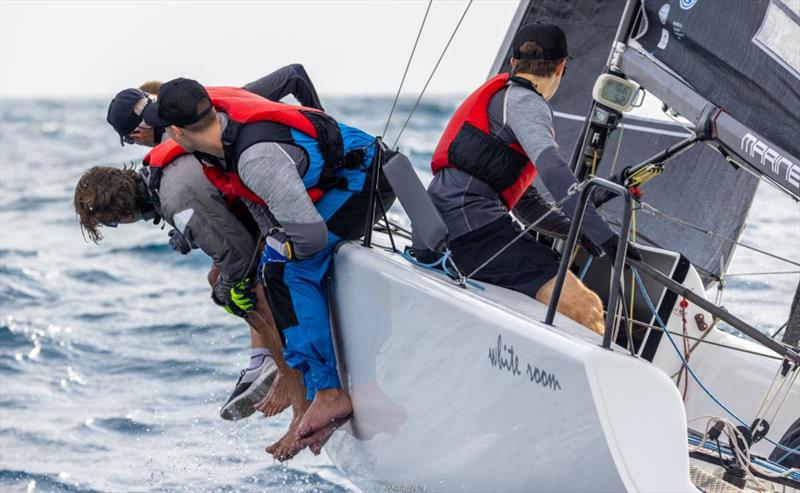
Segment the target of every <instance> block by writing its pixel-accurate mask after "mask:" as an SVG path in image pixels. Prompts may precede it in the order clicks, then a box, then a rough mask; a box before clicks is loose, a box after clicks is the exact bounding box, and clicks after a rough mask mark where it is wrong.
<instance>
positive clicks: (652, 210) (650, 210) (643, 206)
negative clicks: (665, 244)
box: [640, 202, 800, 267]
mask: <svg viewBox="0 0 800 493" xmlns="http://www.w3.org/2000/svg"><path fill="white" fill-rule="evenodd" d="M640 205H641V209H642V211H644V212H647V213H650V214H654V215H658V216H661V217H663V218H664V219H667V220H669V221H672V222H674V223H676V224H680V225H681V226H685V227H687V228H691V229H693V230H695V231H699V232H700V233H705V234H707V235H710V236H713V237H715V238H719V239H721V240H725V241H727V242H730V243H733V244H734V245H738V246H741V247H744V248H747V249H749V250H753V251H754V252H758V253H761V254H763V255H766V256H768V257H772V258H774V259H777V260H782V261H783V262H786V263H789V264H792V265H796V266H798V267H800V263H798V262H795V261H794V260H790V259H788V258H784V257H781V256H779V255H775V254H774V253H769V252H767V251H764V250H761V249H760V248H756V247H754V246H751V245H748V244H746V243H742V242H741V241H736V240H732V239H730V238H728V237H726V236H722V235H721V234H718V233H715V232H713V231H711V230H708V229H704V228H701V227H700V226H696V225H694V224H692V223H689V222H686V221H684V220H683V219H678V218H677V217H673V216H670V215H669V214H665V213H663V212H661V211H660V210H658V209H656V208H655V207H653V206H652V205H650V204H648V203H646V202H641V203H640Z"/></svg>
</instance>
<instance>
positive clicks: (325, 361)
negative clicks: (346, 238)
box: [264, 238, 352, 458]
mask: <svg viewBox="0 0 800 493" xmlns="http://www.w3.org/2000/svg"><path fill="white" fill-rule="evenodd" d="M335 243H336V238H332V239H331V241H329V244H328V246H327V247H326V248H325V249H324V250H323V251H321V252H318V253H317V254H316V255H314V256H313V257H311V258H308V259H303V260H297V261H290V262H271V263H267V264H265V267H264V278H265V282H266V287H267V299H268V300H269V303H270V306H273V307H278V306H280V307H282V308H281V309H280V310H279V311H277V310H276V311H275V314H276V316H275V322H276V325H277V327H278V328H279V329H280V330H281V331H282V334H283V335H284V339H285V341H286V349H285V352H284V354H285V357H286V362H287V364H288V365H289V366H290V367H292V368H295V369H298V370H300V371H302V373H303V380H304V382H305V384H306V388H307V395H308V398H309V399H311V400H312V403H311V405H310V406H309V407H308V410H307V411H306V413H305V415H304V416H303V418H302V420H300V421H299V422H296V425H297V429H296V433H295V439H296V440H298V441H299V440H300V438H302V437H303V436H306V435H308V434H310V433H313V432H314V431H317V429H319V428H321V427H323V426H325V425H326V424H328V423H329V422H331V421H333V420H335V419H338V418H344V417H347V416H349V415H350V414H351V412H352V406H351V404H350V399H349V397H348V396H347V394H346V393H344V391H342V390H341V388H340V383H339V376H338V373H337V368H336V356H335V353H334V350H333V341H332V339H331V332H330V323H329V317H328V306H327V293H326V291H325V286H324V279H325V276H326V275H327V271H328V268H329V266H330V261H331V256H332V249H333V245H335ZM294 424H295V422H293V425H294ZM273 450H276V449H273ZM279 451H280V450H278V451H276V452H275V453H274V455H275V457H276V458H279ZM294 453H296V452H294ZM291 455H293V454H291Z"/></svg>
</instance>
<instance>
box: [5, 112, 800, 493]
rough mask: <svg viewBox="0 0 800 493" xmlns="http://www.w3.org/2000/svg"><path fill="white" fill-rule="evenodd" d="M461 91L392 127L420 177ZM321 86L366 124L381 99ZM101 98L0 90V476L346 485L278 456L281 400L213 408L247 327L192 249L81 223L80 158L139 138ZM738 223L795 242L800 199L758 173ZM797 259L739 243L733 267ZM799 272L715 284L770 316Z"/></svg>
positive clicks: (155, 484)
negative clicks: (92, 231)
mask: <svg viewBox="0 0 800 493" xmlns="http://www.w3.org/2000/svg"><path fill="white" fill-rule="evenodd" d="M457 102H458V98H457V97H439V98H436V97H430V98H428V99H427V102H425V103H423V104H422V106H421V107H420V108H419V109H418V110H417V114H416V115H415V118H414V119H413V120H412V122H411V124H410V125H409V127H408V128H407V129H406V131H405V133H404V135H403V140H402V142H401V146H402V149H403V150H404V151H405V152H407V153H408V154H409V155H410V157H411V158H412V160H413V162H414V163H415V165H416V166H417V168H418V170H419V171H420V174H421V175H422V176H423V180H424V181H427V180H429V179H430V174H429V173H428V171H427V162H428V160H429V158H430V155H431V153H432V151H433V148H434V146H435V144H436V141H437V139H438V136H439V135H440V133H441V130H442V129H443V128H444V125H445V124H446V122H447V118H448V117H449V115H450V114H451V113H452V111H453V109H454V108H455V105H456V104H457ZM327 103H328V110H329V111H330V112H331V113H332V114H334V115H336V116H337V117H339V118H340V119H341V120H342V121H345V122H348V123H351V124H354V125H356V126H359V127H362V128H364V129H365V130H367V131H370V132H373V133H377V132H380V130H382V128H383V124H384V122H385V118H386V115H387V113H388V109H389V106H390V104H391V100H390V99H387V98H372V99H360V98H339V99H330V100H328V101H327ZM408 103H409V102H408V101H406V102H405V103H404V105H401V107H400V109H399V113H398V115H399V116H398V117H396V118H395V119H396V120H399V121H402V118H403V117H404V115H405V114H407V111H408ZM106 104H107V103H106V101H105V100H86V101H78V100H69V101H67V100H3V101H2V102H0V105H1V109H0V113H1V116H0V124H1V125H2V127H1V128H0V491H3V492H4V493H5V492H12V491H27V492H31V491H65V492H79V491H103V492H117V491H170V492H184V491H220V492H234V491H242V492H250V491H294V492H311V491H322V492H338V491H354V490H355V487H353V486H352V485H351V484H349V483H348V482H347V480H346V478H345V477H343V476H342V475H341V474H340V473H338V472H337V471H336V469H335V468H334V467H333V466H332V465H331V464H330V462H329V461H328V460H327V458H326V457H325V456H324V454H323V455H322V456H320V457H314V456H312V455H311V454H310V453H309V452H308V451H304V452H303V453H301V454H300V455H299V456H298V457H297V458H296V459H294V460H292V461H291V462H290V463H288V464H287V465H281V464H278V463H276V462H273V460H272V459H271V457H270V456H269V455H267V454H266V453H265V452H264V451H263V449H264V447H265V446H266V445H268V444H270V443H272V442H273V441H274V440H276V439H277V438H279V437H280V436H281V435H282V433H283V431H284V430H285V428H286V427H287V426H288V419H289V418H288V414H286V413H285V414H283V415H281V416H278V417H276V418H270V419H266V418H263V417H260V416H254V417H252V418H250V419H248V420H245V421H242V422H238V423H228V422H225V421H222V420H221V419H220V418H219V417H218V415H217V412H218V409H219V406H220V405H221V404H222V403H223V402H224V400H225V399H226V398H227V396H228V394H229V392H230V391H231V390H232V388H233V385H234V383H235V382H236V378H237V376H238V373H239V370H240V369H241V368H242V367H243V365H245V364H246V363H247V358H248V345H249V338H248V331H247V329H246V326H245V325H244V324H243V323H241V322H240V321H238V319H235V318H233V317H230V316H228V315H226V314H225V313H224V312H223V311H222V310H221V309H219V308H218V307H216V306H215V305H213V304H212V303H211V302H210V300H209V289H208V287H207V284H206V281H205V274H206V271H207V269H208V267H209V260H208V259H207V258H206V257H205V256H204V255H203V254H202V253H199V252H195V253H192V254H191V255H188V256H181V255H178V254H176V253H174V252H172V251H171V250H170V248H169V247H168V246H167V243H166V241H165V240H166V234H165V233H166V231H162V230H161V229H160V228H159V227H154V226H152V225H151V224H137V225H133V226H127V227H120V228H118V229H116V230H107V231H106V238H105V239H104V241H103V242H102V244H101V245H94V244H92V243H88V242H86V241H85V240H84V238H83V237H82V236H81V233H80V230H79V228H78V225H77V222H76V219H75V214H74V212H73V209H72V195H73V190H74V185H75V182H76V181H77V179H78V177H79V176H80V175H81V173H82V172H83V171H84V170H85V169H86V168H87V167H88V166H90V165H95V164H100V165H111V166H120V165H122V164H123V163H130V162H137V161H139V160H140V159H141V157H142V156H143V155H144V151H143V150H142V149H141V148H135V147H131V146H126V147H124V148H123V147H120V146H119V144H118V142H119V141H118V140H117V138H116V137H115V134H114V133H113V131H112V130H111V129H110V128H109V127H108V126H107V125H106V123H105V109H106ZM395 128H396V127H395ZM388 135H389V136H392V135H394V132H393V131H391V130H390V132H389V133H388ZM391 140H392V139H390V141H391ZM743 241H745V242H749V243H751V244H753V245H755V246H758V247H761V248H764V249H767V250H769V251H771V252H774V253H776V254H778V255H781V256H786V257H790V258H793V259H795V260H796V259H797V258H798V257H800V209H798V207H797V205H796V204H795V203H794V202H792V201H790V200H788V199H786V198H784V197H783V196H781V195H780V194H779V193H778V192H776V191H774V190H773V189H771V188H769V187H766V186H762V187H761V189H760V190H759V192H758V195H757V197H756V201H755V203H754V204H753V207H752V214H751V216H750V222H749V225H748V228H747V230H746V232H745V235H744V238H743ZM796 270H797V268H796V267H795V268H793V267H792V266H787V265H785V264H782V263H780V262H778V261H775V260H772V259H769V258H767V257H763V256H761V255H759V254H757V253H754V252H750V251H748V250H744V249H741V248H740V249H738V251H737V253H736V256H735V257H734V259H733V263H732V266H731V268H730V272H731V273H733V274H736V273H752V272H764V271H767V272H774V271H796ZM799 277H800V276H798V275H797V274H796V273H793V274H779V275H773V276H749V275H748V276H731V277H730V279H729V281H728V284H727V288H726V290H725V294H724V298H723V302H724V304H725V306H726V307H727V308H728V309H729V310H730V311H732V312H733V313H736V314H737V315H739V316H741V317H742V318H744V319H746V320H748V321H750V322H751V323H754V324H756V325H757V326H759V327H760V328H761V329H762V330H764V331H765V332H770V333H771V332H772V331H774V330H776V329H777V328H778V327H779V326H780V325H781V324H782V323H783V322H784V321H785V319H786V316H787V314H788V309H789V303H790V301H791V297H792V295H793V294H794V289H795V287H796V286H797V282H798V278H799ZM712 294H713V293H712Z"/></svg>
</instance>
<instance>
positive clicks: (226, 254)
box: [76, 64, 322, 420]
mask: <svg viewBox="0 0 800 493" xmlns="http://www.w3.org/2000/svg"><path fill="white" fill-rule="evenodd" d="M161 85H162V84H161V83H160V82H157V81H151V82H147V83H145V84H143V85H142V86H140V87H139V88H138V89H134V88H130V89H125V90H123V91H120V92H119V93H118V94H117V95H116V96H115V97H114V99H113V100H112V101H111V103H110V104H109V107H108V116H107V120H108V123H109V124H111V126H112V127H113V128H114V130H116V131H117V133H118V134H119V136H120V141H121V142H123V143H128V144H138V145H144V146H147V147H153V146H156V145H158V144H159V142H161V141H162V140H167V139H166V134H165V133H164V129H163V127H160V126H151V125H148V124H147V123H146V122H144V120H143V117H142V114H143V112H144V109H145V108H146V107H147V106H148V105H149V104H151V103H152V102H154V101H156V99H157V95H156V94H155V93H156V92H157V91H158V89H159V87H160V86H161ZM244 89H246V90H248V91H250V92H253V93H255V94H259V95H261V96H264V97H266V98H269V99H273V100H276V101H277V100H280V99H282V98H284V97H285V96H288V95H291V96H293V97H295V98H296V99H297V100H298V101H300V102H301V103H302V104H305V105H307V106H310V107H313V108H317V109H322V104H321V102H320V99H319V96H318V95H317V92H316V90H315V88H314V85H313V83H312V82H311V80H310V78H309V76H308V74H307V73H306V71H305V68H304V67H303V66H302V65H300V64H292V65H288V66H285V67H282V68H280V69H278V70H276V71H275V72H272V73H270V74H269V75H267V76H265V77H262V78H260V79H258V80H256V81H254V82H251V83H249V84H247V85H245V86H244ZM160 164H161V168H160V172H161V173H162V176H163V179H162V180H161V183H160V185H161V186H160V187H159V190H158V193H159V201H158V202H159V203H158V206H159V207H158V208H159V213H160V214H161V216H163V219H164V220H165V221H166V222H167V223H169V224H170V225H173V226H174V227H175V229H173V230H171V231H170V232H169V233H170V234H169V236H170V239H169V242H170V245H171V246H172V247H173V248H174V249H176V250H178V251H180V252H181V253H188V252H189V251H190V250H191V249H192V248H200V249H202V250H203V251H204V252H205V253H206V254H208V255H209V256H210V257H211V258H212V259H213V265H212V267H211V270H210V271H209V274H208V279H209V283H210V284H211V286H212V290H213V291H214V293H215V299H217V300H221V302H220V303H221V304H222V305H223V306H224V307H225V308H226V309H227V310H228V311H229V312H232V313H234V314H237V315H243V314H244V312H242V311H241V310H239V309H238V307H237V306H236V304H234V303H232V302H231V300H230V299H229V298H230V292H231V288H232V287H233V284H235V282H236V281H238V280H241V279H243V278H245V277H247V276H248V275H250V277H252V271H254V270H255V267H256V265H251V264H252V259H253V251H254V249H255V248H256V246H257V245H258V240H259V238H260V234H259V233H258V231H259V227H258V225H257V224H256V222H254V217H255V220H256V221H257V222H262V223H266V222H268V221H269V218H268V216H267V214H266V211H264V210H259V208H258V207H255V208H253V209H252V210H251V211H250V212H248V210H247V208H246V207H245V206H244V205H243V204H242V203H241V201H235V202H234V201H231V200H229V197H225V196H224V194H223V193H222V192H221V191H220V190H219V189H218V188H216V187H215V186H214V184H213V183H210V182H209V179H208V178H207V176H204V168H203V166H202V165H201V164H200V162H199V161H198V160H197V158H196V157H194V156H193V155H191V154H184V155H179V156H177V157H176V158H175V159H174V160H173V159H169V160H168V162H163V163H160ZM145 170H146V169H145ZM129 174H130V173H128V170H120V169H117V168H102V167H96V168H93V169H92V170H90V171H89V172H87V173H86V174H85V175H84V177H82V179H81V181H80V182H79V188H78V190H76V198H77V197H79V196H80V198H81V200H80V201H78V200H77V199H76V209H78V203H79V202H86V203H89V202H91V203H92V204H93V205H94V207H93V209H92V210H88V209H87V208H84V207H81V208H79V215H81V216H82V221H81V224H82V225H83V226H84V227H85V229H86V230H87V231H89V233H90V236H91V237H92V238H93V239H95V238H96V239H99V238H100V236H99V233H96V228H97V227H98V226H99V225H100V224H102V222H97V219H98V217H100V216H101V215H103V216H105V215H113V214H111V211H107V210H101V209H103V208H102V207H99V206H98V205H97V204H96V203H95V202H96V199H97V198H98V197H100V196H102V193H103V191H101V190H94V189H93V188H94V187H95V185H99V184H101V183H112V184H124V183H126V182H127V181H128V180H129V178H130V177H129V176H128V175H129ZM137 181H141V179H137ZM145 181H147V180H145ZM119 190H120V191H123V190H126V187H124V186H121V187H120V188H119ZM139 200H140V201H145V202H147V204H148V206H149V208H150V209H152V208H153V206H152V205H151V204H150V200H149V197H148V196H147V195H146V194H145V196H144V197H140V199H139ZM123 202H124V200H123ZM251 214H252V215H251ZM83 216H85V217H83ZM136 216H138V214H137V215H136ZM253 216H254V217H253ZM105 219H107V218H105ZM105 222H106V223H109V221H108V220H105ZM120 222H127V219H125V218H122V217H120V218H116V219H115V220H113V221H111V223H120ZM93 233H94V234H93ZM254 236H255V239H254ZM261 291H262V290H261V288H260V287H259V288H257V289H254V290H253V292H254V293H255V294H257V295H261ZM254 296H255V295H254ZM242 302H243V303H245V304H246V303H248V300H243V301H242ZM259 309H263V310H264V312H263V313H262V315H261V317H260V319H259V318H255V317H248V318H247V322H248V323H249V324H250V326H251V327H250V335H251V338H250V339H251V357H250V364H249V366H248V367H247V369H246V370H244V371H242V372H241V375H240V377H239V379H238V381H237V383H236V385H235V387H234V389H233V391H232V393H231V396H230V398H229V399H228V400H227V401H226V402H225V404H224V405H223V406H222V408H221V409H220V416H221V417H223V418H224V419H228V420H238V419H242V418H245V417H247V416H250V415H251V414H253V412H255V411H256V410H259V411H261V412H263V413H264V414H265V415H268V416H272V415H275V414H278V413H280V412H281V411H283V410H284V409H285V408H286V407H287V406H288V405H289V400H288V395H287V391H286V388H285V386H286V384H287V382H286V379H284V378H282V377H281V376H280V375H277V366H276V361H275V360H274V359H273V355H277V356H278V358H276V359H277V364H278V366H282V367H283V368H286V367H285V363H283V362H282V357H280V354H281V352H282V347H281V345H280V341H279V340H278V338H277V333H276V332H275V330H276V329H275V327H274V323H273V322H272V320H273V317H272V314H271V313H270V311H269V309H268V307H267V305H266V302H265V301H262V302H261V304H260V305H259ZM262 322H263V324H267V325H268V327H261V330H268V331H270V332H274V333H275V334H276V336H275V337H274V338H273V339H274V341H269V339H268V338H267V337H265V336H262V335H261V334H260V333H259V331H258V330H257V329H258V328H259V327H257V325H258V324H260V323H262ZM268 342H274V344H268ZM270 346H273V347H271V348H269V347H270ZM268 348H269V349H268ZM276 375H277V376H276ZM273 382H276V385H275V389H274V391H273V392H270V393H269V394H267V393H268V392H269V391H270V390H271V386H272V383H273ZM265 396H266V397H265Z"/></svg>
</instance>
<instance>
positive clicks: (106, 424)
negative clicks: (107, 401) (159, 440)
mask: <svg viewBox="0 0 800 493" xmlns="http://www.w3.org/2000/svg"><path fill="white" fill-rule="evenodd" d="M90 426H97V427H98V428H103V429H105V430H109V431H115V432H117V433H124V434H126V435H144V434H147V433H160V431H159V429H158V427H157V426H155V425H150V424H147V423H142V422H139V421H136V420H135V419H133V418H102V419H94V420H92V421H91V424H90Z"/></svg>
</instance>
